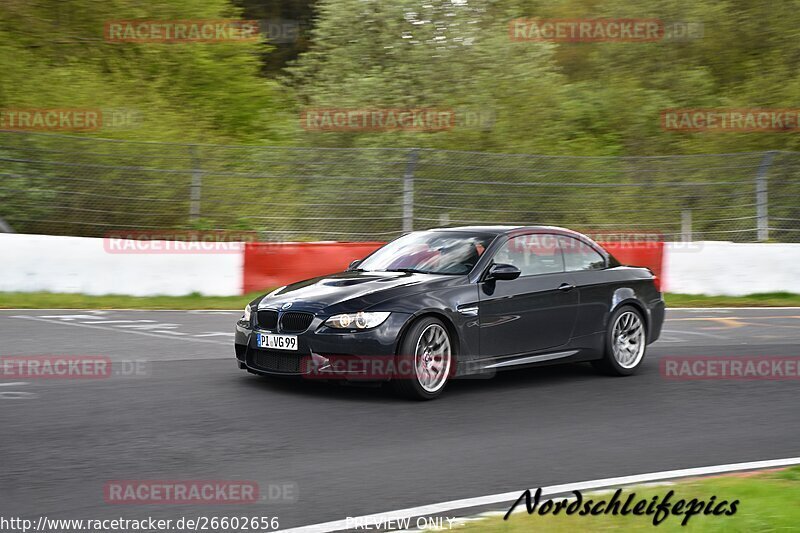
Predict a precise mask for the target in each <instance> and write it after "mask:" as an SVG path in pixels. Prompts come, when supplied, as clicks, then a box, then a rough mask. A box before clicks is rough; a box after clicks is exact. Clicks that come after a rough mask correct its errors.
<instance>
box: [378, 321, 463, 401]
mask: <svg viewBox="0 0 800 533" xmlns="http://www.w3.org/2000/svg"><path fill="white" fill-rule="evenodd" d="M453 365H454V362H453V348H452V343H451V341H450V335H449V334H448V333H447V328H446V327H445V326H444V324H443V323H442V322H441V321H440V320H439V319H437V318H434V317H426V318H423V319H421V320H418V321H416V322H415V323H414V324H412V325H411V328H410V329H409V330H408V332H407V333H406V335H405V337H404V338H403V342H402V343H401V346H400V353H399V354H398V355H397V371H396V372H395V375H394V376H393V378H392V385H393V387H394V388H395V390H397V392H399V393H400V394H402V395H403V396H406V397H408V398H413V399H415V400H432V399H434V398H436V397H438V396H439V395H440V394H441V393H442V391H443V390H444V387H445V385H446V384H447V380H448V378H449V377H450V372H451V369H452V368H454V366H453Z"/></svg>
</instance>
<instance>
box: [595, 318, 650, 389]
mask: <svg viewBox="0 0 800 533" xmlns="http://www.w3.org/2000/svg"><path fill="white" fill-rule="evenodd" d="M646 346H647V332H646V331H645V327H644V319H643V318H642V313H641V312H639V310H638V309H636V308H635V307H632V306H629V305H626V306H622V307H620V308H619V309H617V310H616V311H614V313H613V314H612V315H611V319H610V320H609V321H608V330H607V331H606V346H605V353H604V354H603V358H602V359H600V360H597V361H592V364H593V365H594V366H595V368H598V369H599V370H601V371H603V372H604V373H606V374H611V375H615V376H629V375H631V374H633V373H634V372H636V370H637V369H638V368H639V365H641V363H642V360H643V359H644V353H645V349H646Z"/></svg>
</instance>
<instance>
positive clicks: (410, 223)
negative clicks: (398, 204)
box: [403, 148, 419, 233]
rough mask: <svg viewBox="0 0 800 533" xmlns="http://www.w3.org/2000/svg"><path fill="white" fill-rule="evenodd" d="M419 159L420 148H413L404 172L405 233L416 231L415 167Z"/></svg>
mask: <svg viewBox="0 0 800 533" xmlns="http://www.w3.org/2000/svg"><path fill="white" fill-rule="evenodd" d="M418 159H419V148H412V149H411V152H409V154H408V162H407V163H406V171H405V173H404V174H403V233H406V232H409V231H414V169H415V168H416V166H417V160H418Z"/></svg>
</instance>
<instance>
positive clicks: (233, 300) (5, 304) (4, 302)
mask: <svg viewBox="0 0 800 533" xmlns="http://www.w3.org/2000/svg"><path fill="white" fill-rule="evenodd" d="M264 292H267V290H265V291H263V292H254V293H250V294H246V295H244V296H202V295H200V294H190V295H187V296H146V297H138V296H124V295H119V294H109V295H104V296H89V295H86V294H65V293H51V292H0V309H236V310H238V309H240V308H243V307H244V306H245V304H246V303H247V302H249V301H251V300H253V299H254V298H255V297H256V296H258V295H259V294H263V293H264ZM664 299H665V300H666V302H667V307H800V294H792V293H788V292H772V293H765V294H751V295H749V296H703V295H696V294H666V295H665V296H664Z"/></svg>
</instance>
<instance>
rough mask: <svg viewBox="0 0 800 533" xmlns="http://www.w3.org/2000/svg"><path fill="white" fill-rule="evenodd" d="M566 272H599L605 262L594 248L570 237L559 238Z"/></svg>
mask: <svg viewBox="0 0 800 533" xmlns="http://www.w3.org/2000/svg"><path fill="white" fill-rule="evenodd" d="M558 239H559V241H560V242H561V250H562V252H563V253H564V266H565V268H566V270H567V272H572V271H575V270H600V269H603V268H605V266H606V261H605V259H604V258H603V256H602V255H600V254H599V253H598V252H597V251H596V250H595V249H594V248H592V247H591V246H589V245H588V244H586V243H584V242H582V241H579V240H578V239H573V238H572V237H559V238H558Z"/></svg>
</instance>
